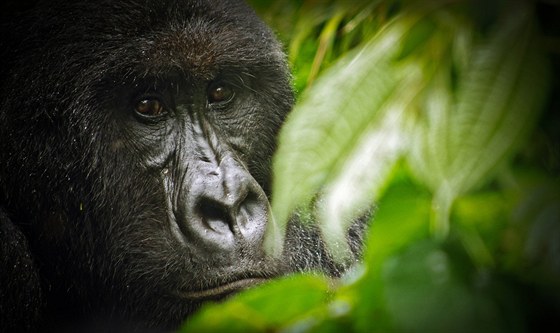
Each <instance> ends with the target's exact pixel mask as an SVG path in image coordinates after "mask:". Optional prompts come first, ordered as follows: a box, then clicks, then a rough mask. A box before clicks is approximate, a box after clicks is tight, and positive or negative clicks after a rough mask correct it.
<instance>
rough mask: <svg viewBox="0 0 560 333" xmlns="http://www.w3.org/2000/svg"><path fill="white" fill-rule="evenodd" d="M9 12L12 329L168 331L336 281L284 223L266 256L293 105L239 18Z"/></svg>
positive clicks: (202, 13)
mask: <svg viewBox="0 0 560 333" xmlns="http://www.w3.org/2000/svg"><path fill="white" fill-rule="evenodd" d="M7 7H10V6H7ZM18 7H26V8H23V9H21V8H19V9H18V10H17V12H14V13H10V12H7V11H4V14H3V26H2V36H4V37H3V39H4V40H3V41H2V43H3V45H2V51H1V52H2V61H3V68H2V70H1V71H2V72H1V73H0V74H1V75H2V76H1V77H2V82H1V86H0V94H1V95H0V96H1V99H0V102H1V103H2V106H1V108H0V121H1V123H2V130H1V132H0V223H1V224H0V227H1V228H0V240H1V241H2V244H3V245H2V246H1V247H0V250H1V251H2V252H0V256H1V258H0V265H1V266H0V269H1V270H2V271H3V272H5V273H3V276H2V281H0V283H2V285H1V286H0V293H1V294H0V297H1V299H0V310H2V311H1V312H2V315H0V316H2V319H3V321H4V323H2V324H3V325H4V326H5V327H6V328H9V329H21V328H26V329H33V328H34V326H35V325H40V327H42V328H45V327H46V328H47V329H57V328H59V327H79V326H68V325H89V324H95V323H100V322H110V323H115V324H117V325H123V326H125V327H129V325H130V327H132V326H138V327H158V328H173V327H176V326H177V325H178V324H179V323H180V322H181V321H182V320H184V318H185V317H186V316H188V314H190V313H192V311H194V310H195V309H196V308H197V307H198V306H199V304H200V303H201V302H203V301H205V300H208V299H219V298H223V297H224V296H227V295H228V294H231V293H233V292H236V291H239V290H241V289H244V288H247V287H250V286H252V285H255V284H258V283H260V282H262V281H264V280H266V279H270V278H272V277H275V276H278V275H281V274H286V273H289V272H294V271H302V270H322V271H325V272H327V273H329V274H331V275H337V274H339V273H340V272H341V271H342V270H343V269H344V267H345V266H346V265H341V266H339V265H337V264H335V263H333V262H332V261H331V260H330V259H329V256H328V254H327V253H326V252H325V250H324V247H323V245H322V242H321V240H320V237H319V235H318V234H317V232H316V230H314V229H313V228H311V227H303V226H300V225H299V224H297V223H293V222H292V223H290V225H289V227H288V234H287V237H286V242H287V245H286V246H285V249H286V250H285V251H284V254H283V257H281V258H271V257H270V256H269V255H267V254H266V253H265V251H264V250H263V246H262V243H263V236H264V233H265V230H266V228H267V225H269V224H270V223H271V222H270V221H269V202H268V196H269V193H270V178H271V177H270V160H271V156H272V154H273V152H274V150H275V145H276V142H275V140H276V135H277V133H278V131H279V128H280V126H281V124H282V122H283V120H284V118H285V117H286V114H287V113H288V112H289V110H290V109H291V106H292V104H293V93H292V90H291V87H290V76H289V73H288V70H287V66H286V62H285V58H284V55H283V53H282V50H281V46H280V45H279V43H278V42H277V41H276V39H275V38H274V37H273V35H272V34H271V32H270V30H269V29H268V28H267V27H266V26H265V25H264V24H263V23H262V22H261V21H260V20H259V19H258V18H257V17H256V16H255V14H254V13H253V12H252V10H250V9H249V8H248V7H247V6H246V5H244V4H242V3H240V2H239V1H222V0H204V1H203V0H197V1H188V0H165V1H162V0H158V1H155V0H154V1H150V0H118V1H115V0H97V1H91V0H90V1H69V0H68V1H60V0H59V1H54V2H53V1H44V2H41V1H39V3H35V4H29V5H27V4H24V5H22V4H21V3H20V2H18ZM6 10H7V9H6ZM351 241H352V242H354V243H356V244H358V243H359V242H360V236H359V235H358V234H355V235H354V236H353V239H352V240H351ZM20 325H21V326H20Z"/></svg>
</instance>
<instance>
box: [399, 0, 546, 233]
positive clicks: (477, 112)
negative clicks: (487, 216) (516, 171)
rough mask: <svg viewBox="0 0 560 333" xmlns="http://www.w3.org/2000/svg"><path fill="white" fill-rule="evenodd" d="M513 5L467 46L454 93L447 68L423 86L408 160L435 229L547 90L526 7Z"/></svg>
mask: <svg viewBox="0 0 560 333" xmlns="http://www.w3.org/2000/svg"><path fill="white" fill-rule="evenodd" d="M508 8H510V7H508ZM511 8H515V9H511V10H510V11H509V12H507V13H506V14H507V15H506V16H505V19H504V20H503V21H501V22H500V24H498V25H497V26H496V27H495V30H494V31H493V33H492V34H491V35H490V37H489V38H488V40H487V41H486V42H484V43H482V44H481V45H479V46H478V47H477V48H475V49H474V50H473V51H472V53H471V59H470V64H469V65H468V66H467V68H465V69H464V72H463V74H462V75H461V76H460V77H459V85H458V91H457V95H456V96H453V95H452V90H451V87H450V84H449V82H450V77H451V73H450V69H446V68H445V67H443V68H442V69H441V70H440V72H439V73H438V75H436V77H435V80H434V81H433V82H432V85H431V88H430V89H428V91H427V93H426V94H427V97H426V100H427V101H428V102H427V103H426V104H425V108H424V113H423V117H424V119H423V121H422V122H419V124H418V126H419V127H418V128H417V130H416V132H415V134H416V139H415V140H414V142H415V143H416V144H415V145H413V147H412V149H411V154H410V156H409V163H410V164H411V169H412V170H414V172H415V174H416V176H417V177H418V178H419V179H420V180H421V181H422V182H423V183H425V184H427V185H428V186H429V187H430V189H431V190H432V191H433V192H434V193H435V195H434V204H433V210H434V218H433V222H434V224H433V228H434V231H435V233H436V234H438V235H440V236H445V235H446V234H447V232H448V230H449V221H448V220H449V214H450V211H451V207H452V204H453V202H454V200H455V198H456V197H457V196H459V195H461V194H464V193H466V192H467V191H469V190H471V189H473V188H475V187H477V186H479V185H481V184H482V183H484V182H485V181H487V180H488V179H489V178H491V177H492V176H494V175H495V173H496V172H497V170H498V168H499V167H500V165H501V164H503V163H505V162H506V161H507V159H508V158H509V157H510V156H511V155H512V154H513V153H514V152H515V150H516V149H517V148H518V144H519V142H521V141H522V140H523V139H524V138H525V137H526V134H527V133H529V132H530V130H532V129H533V125H534V122H535V120H536V119H537V117H538V115H539V113H540V110H541V106H542V103H543V101H544V98H545V96H546V91H547V83H548V80H547V78H548V69H547V68H548V67H547V62H546V61H545V59H544V57H543V55H542V53H541V51H540V49H539V45H538V44H537V42H536V40H537V39H536V35H535V31H534V30H535V28H534V25H535V22H534V21H533V19H532V11H531V10H530V7H528V6H526V4H524V5H520V6H519V7H513V6H512V7H511ZM453 47H454V46H453V45H451V48H453ZM446 70H447V71H448V72H449V73H448V74H447V73H446V72H445V71H446ZM459 74H461V73H459ZM454 101H456V102H454Z"/></svg>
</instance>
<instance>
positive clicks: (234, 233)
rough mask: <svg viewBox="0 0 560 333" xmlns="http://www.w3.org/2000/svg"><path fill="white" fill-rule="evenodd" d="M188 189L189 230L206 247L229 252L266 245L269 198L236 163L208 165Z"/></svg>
mask: <svg viewBox="0 0 560 333" xmlns="http://www.w3.org/2000/svg"><path fill="white" fill-rule="evenodd" d="M194 177H196V179H194V180H193V182H192V183H191V188H190V189H188V192H189V194H188V197H189V200H187V201H188V203H187V205H188V207H187V210H188V211H189V214H187V221H186V223H187V228H188V229H190V231H191V232H193V233H194V236H195V237H197V238H199V239H200V240H201V241H202V242H203V243H205V244H208V245H211V246H212V248H215V247H218V248H222V249H226V250H230V249H235V248H237V247H238V246H243V245H244V246H247V245H248V246H249V247H255V246H257V247H258V246H259V245H260V244H261V243H262V240H263V236H264V231H265V229H266V223H267V219H268V212H269V209H268V207H269V204H268V199H267V197H266V194H265V193H264V191H263V190H262V188H261V187H260V185H259V184H258V183H257V181H256V180H255V179H254V178H253V177H252V176H251V175H250V173H249V172H248V171H247V170H246V169H245V168H244V167H242V166H241V165H240V164H239V163H238V162H236V161H235V160H234V159H232V158H230V159H229V160H227V161H222V162H221V163H220V166H218V167H215V166H214V167H212V165H211V164H210V165H205V166H204V167H202V168H201V169H200V170H198V171H197V172H196V175H194Z"/></svg>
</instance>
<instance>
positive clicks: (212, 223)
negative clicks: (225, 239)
mask: <svg viewBox="0 0 560 333" xmlns="http://www.w3.org/2000/svg"><path fill="white" fill-rule="evenodd" d="M196 213H197V215H198V216H199V217H200V218H201V219H202V221H203V223H204V224H205V225H206V226H207V227H208V228H209V229H211V230H213V231H215V232H218V233H224V232H233V221H232V214H231V213H230V210H229V209H228V208H227V207H226V206H225V205H223V204H221V203H219V202H217V201H215V200H212V199H210V198H202V199H201V200H200V201H199V202H198V203H197V205H196Z"/></svg>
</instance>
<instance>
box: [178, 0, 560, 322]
mask: <svg viewBox="0 0 560 333" xmlns="http://www.w3.org/2000/svg"><path fill="white" fill-rule="evenodd" d="M251 2H252V3H253V5H254V6H255V8H257V10H258V11H259V12H260V13H261V14H262V16H263V17H264V18H265V19H266V20H268V22H269V24H270V25H271V26H273V27H275V28H276V29H277V31H278V33H279V34H280V36H281V38H282V39H283V41H284V42H285V44H286V45H287V52H288V54H289V59H290V62H291V64H292V67H293V69H294V82H295V86H296V89H297V91H298V95H299V99H298V103H297V105H296V108H295V110H294V112H293V113H292V115H291V116H290V118H289V119H288V122H287V124H286V126H285V128H284V130H283V131H282V133H281V137H280V147H279V151H278V153H277V155H276V156H275V160H274V174H275V178H274V189H273V198H272V206H273V213H274V216H275V219H276V222H277V223H278V225H279V226H280V227H281V228H280V229H282V226H284V225H285V223H286V221H287V220H288V218H289V215H290V213H291V212H292V211H294V209H296V208H301V207H311V208H310V209H313V210H314V214H315V215H316V216H318V221H317V223H319V226H320V228H321V230H322V232H323V235H324V238H325V240H326V241H327V244H328V247H329V249H330V250H331V253H332V255H333V256H334V257H335V258H338V259H340V260H342V259H343V258H344V257H345V255H346V253H347V252H346V251H348V250H347V249H346V246H345V242H344V234H345V232H346V229H347V227H348V226H349V224H350V223H351V221H352V220H353V219H355V218H356V217H357V216H360V215H361V214H362V213H363V212H364V211H365V210H366V209H370V208H371V207H372V205H375V210H376V213H375V216H374V218H373V221H372V225H371V228H370V230H369V236H368V239H367V245H366V249H365V255H364V263H363V265H362V266H360V267H356V268H355V269H354V270H352V271H351V272H350V273H348V274H347V275H346V276H344V277H343V278H342V279H341V281H337V282H333V281H329V280H327V279H326V278H324V277H322V276H320V275H313V274H302V275H298V276H292V277H286V278H283V279H281V280H278V281H273V282H271V283H269V284H267V285H264V286H262V287H259V288H256V289H254V290H250V291H247V292H244V293H242V294H239V295H237V296H235V297H233V298H232V299H231V300H229V301H227V302H225V303H222V304H209V305H207V306H205V307H204V308H203V309H202V310H201V311H200V312H199V313H198V314H197V315H196V316H195V317H194V318H193V319H191V320H189V322H187V323H186V325H185V326H184V328H183V330H182V331H183V332H201V331H212V332H280V331H282V332H284V331H285V332H339V331H352V332H377V331H382V332H401V331H404V332H408V331H414V332H416V331H420V332H424V331H426V332H473V331H484V332H500V331H504V332H525V331H533V330H538V329H539V328H540V329H543V328H544V327H547V328H548V327H552V328H549V329H547V330H554V327H556V328H557V329H558V328H559V323H558V320H557V319H556V318H555V315H557V314H559V313H560V205H559V203H560V186H558V185H559V181H560V178H559V175H560V173H559V171H560V134H559V130H558V129H560V115H559V114H558V99H557V95H556V94H557V93H558V92H559V91H558V87H557V84H558V82H557V81H556V80H558V79H557V77H556V76H555V75H554V74H553V73H558V71H557V68H558V66H555V65H556V62H557V61H558V59H557V58H558V55H559V53H558V50H560V26H559V25H558V23H557V22H560V20H559V18H560V16H556V17H554V15H555V14H556V15H557V14H558V13H560V8H559V7H560V6H557V5H556V6H554V5H550V4H548V5H547V4H546V3H539V2H537V3H531V2H528V1H519V2H515V1H493V2H478V1H431V2H430V1H420V2H418V1H404V0H403V1H380V0H379V1H361V2H360V1H357V2H356V1H353V2H350V1H342V0H338V1H337V0H331V1H314V0H292V1H283V2H272V3H269V2H268V1H264V0H260V1H259V0H253V1H251ZM481 4H482V5H481ZM555 50H556V53H555V52H554V51H555ZM555 95H556V96H555ZM554 110H556V111H554ZM373 203H375V204H373ZM267 244H268V246H269V249H270V250H271V251H278V250H279V248H278V244H277V243H274V242H269V243H267ZM552 320H554V321H555V322H552ZM550 325H552V326H550ZM554 325H556V326H554Z"/></svg>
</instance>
